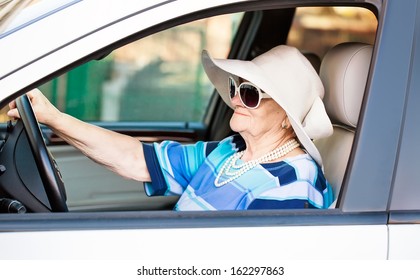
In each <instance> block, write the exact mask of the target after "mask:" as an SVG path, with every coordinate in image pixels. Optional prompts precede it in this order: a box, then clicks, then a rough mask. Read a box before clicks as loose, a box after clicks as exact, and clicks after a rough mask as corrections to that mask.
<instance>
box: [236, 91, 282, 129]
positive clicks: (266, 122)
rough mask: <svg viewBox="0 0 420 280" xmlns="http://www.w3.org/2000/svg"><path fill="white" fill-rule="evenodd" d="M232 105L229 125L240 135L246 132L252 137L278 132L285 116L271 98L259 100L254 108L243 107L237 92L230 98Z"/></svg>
mask: <svg viewBox="0 0 420 280" xmlns="http://www.w3.org/2000/svg"><path fill="white" fill-rule="evenodd" d="M231 102H232V105H233V107H234V112H233V115H232V118H231V119H230V127H231V128H232V130H233V131H235V132H238V133H240V134H241V135H242V136H245V135H246V134H248V135H249V136H253V137H261V136H263V135H265V134H266V133H271V132H273V133H276V132H280V131H281V130H282V129H281V123H282V121H283V120H284V119H285V118H286V112H285V111H284V110H283V108H282V107H280V105H279V104H277V103H276V102H275V101H274V100H273V99H271V98H264V99H262V100H261V103H260V106H258V107H257V108H256V109H248V108H246V107H244V105H243V104H242V103H241V100H240V99H239V95H238V94H237V95H236V96H235V97H234V98H233V99H231Z"/></svg>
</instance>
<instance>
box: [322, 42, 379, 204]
mask: <svg viewBox="0 0 420 280" xmlns="http://www.w3.org/2000/svg"><path fill="white" fill-rule="evenodd" d="M372 49H373V48H372V46H371V45H368V44H363V43H342V44H339V45H337V46H335V47H333V48H331V49H330V50H329V51H328V52H327V54H326V55H325V56H324V58H323V59H322V62H321V67H320V77H321V80H322V82H323V84H324V87H325V95H324V104H325V109H326V111H327V113H328V115H329V117H330V119H331V122H332V124H333V134H332V135H331V136H330V137H327V138H323V139H319V140H316V141H314V143H315V145H316V146H317V148H318V149H319V152H320V153H321V156H322V161H323V165H324V172H325V176H326V178H327V180H328V181H329V182H330V184H331V186H332V188H333V192H334V198H335V200H334V202H333V204H332V205H331V206H330V208H335V207H336V202H337V197H338V195H339V193H340V188H341V185H342V183H343V178H344V174H345V172H346V168H347V163H348V160H349V156H350V152H351V149H352V145H353V138H354V134H355V131H356V127H357V122H358V118H359V113H360V107H361V104H362V99H363V95H364V92H365V88H366V81H367V76H368V72H369V65H370V61H371V57H372Z"/></svg>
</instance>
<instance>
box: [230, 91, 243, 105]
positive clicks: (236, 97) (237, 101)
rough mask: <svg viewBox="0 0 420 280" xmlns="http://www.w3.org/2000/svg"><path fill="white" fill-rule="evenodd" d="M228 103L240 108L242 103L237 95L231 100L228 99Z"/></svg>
mask: <svg viewBox="0 0 420 280" xmlns="http://www.w3.org/2000/svg"><path fill="white" fill-rule="evenodd" d="M230 102H231V103H232V105H233V106H238V105H240V106H242V102H241V99H240V98H239V94H238V93H236V94H235V96H234V97H233V98H231V99H230Z"/></svg>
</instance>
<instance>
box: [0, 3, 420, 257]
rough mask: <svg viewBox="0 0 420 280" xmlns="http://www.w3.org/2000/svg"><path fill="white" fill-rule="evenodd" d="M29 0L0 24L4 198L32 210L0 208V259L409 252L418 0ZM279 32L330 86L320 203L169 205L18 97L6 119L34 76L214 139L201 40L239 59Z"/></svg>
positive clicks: (75, 107) (101, 114)
mask: <svg viewBox="0 0 420 280" xmlns="http://www.w3.org/2000/svg"><path fill="white" fill-rule="evenodd" d="M13 2H16V1H9V2H8V3H6V4H4V5H3V8H2V10H1V11H4V10H5V9H6V8H8V7H7V5H11V3H13ZM21 2H22V1H21ZM29 2H30V1H29ZM33 2H34V3H29V4H28V1H25V4H26V5H25V7H23V6H20V7H19V6H14V7H13V8H12V9H11V11H10V12H9V13H8V14H6V15H3V16H4V18H3V20H2V25H1V30H0V32H1V33H0V61H1V63H0V102H1V107H2V108H4V109H3V111H2V112H3V114H2V120H3V121H4V123H3V125H2V126H1V139H2V150H1V153H0V198H1V199H2V200H1V201H2V207H3V206H4V205H7V206H10V201H14V203H15V204H14V205H15V206H16V205H18V206H20V207H22V206H23V207H25V209H26V211H24V210H23V208H20V210H19V207H17V208H14V209H10V208H8V207H3V212H6V213H3V214H0V248H1V251H0V259H3V260H6V259H54V260H57V259H144V260H149V261H154V260H155V261H158V260H168V259H172V258H176V259H177V260H189V259H194V260H200V261H205V260H219V261H224V260H226V261H227V260H236V261H240V260H244V261H246V260H265V259H288V260H297V259H312V260H327V259H328V260H331V259H334V260H340V259H341V260H343V259H347V260H348V259H357V260H360V259H370V260H372V259H373V260H393V259H420V238H418V236H420V224H419V220H420V219H419V218H420V183H419V181H418V176H417V175H418V173H417V172H418V167H419V166H420V156H419V155H420V148H419V147H420V146H419V147H418V145H417V143H420V133H419V132H420V130H419V128H418V120H419V119H420V115H419V114H420V113H419V112H420V110H419V108H420V99H419V98H420V95H419V93H420V83H419V79H418V78H417V76H418V73H419V71H420V55H419V53H417V52H418V51H420V41H419V40H420V36H418V35H419V32H420V25H418V24H416V22H418V20H419V18H420V9H419V8H418V6H420V1H417V0H411V1H404V3H401V1H397V0H334V1H333V0H331V1H324V0H323V1H321V0H319V1H318V0H312V1H308V0H296V1H283V0H260V1H246V0H241V1H240V0H224V1H218V0H214V1H201V0H200V1H197V0H194V1H193V0H177V1H172V0H166V1H156V0H153V1H146V0H143V1H135V0H121V1H103V0H102V1H100V0H42V1H33ZM10 7H11V6H9V8H10ZM279 44H290V45H294V46H296V47H298V48H299V49H300V50H301V51H302V52H303V53H304V54H305V55H307V57H308V58H309V59H310V60H311V62H312V63H313V65H314V67H315V68H316V69H317V70H318V71H319V73H320V76H321V78H322V80H323V82H324V86H325V88H326V96H325V98H324V102H325V103H326V108H327V111H328V113H329V114H330V117H331V119H332V121H333V123H334V134H333V136H331V137H330V138H328V139H325V140H323V141H320V142H317V143H316V145H318V147H319V149H320V151H321V154H322V156H323V159H324V167H325V173H326V177H327V179H328V180H329V181H330V182H331V184H332V186H333V188H334V191H335V196H336V198H337V199H336V202H335V204H334V205H333V206H332V207H331V208H330V209H326V210H315V209H302V210H255V211H216V212H194V211H193V212H175V211H173V210H172V207H173V205H174V202H175V201H176V199H177V198H176V197H157V198H152V197H147V196H146V195H145V193H144V189H143V185H142V184H139V183H138V182H132V181H128V180H125V179H122V178H119V177H118V176H117V175H114V174H112V173H110V172H109V171H107V170H105V169H104V168H103V167H100V166H98V165H96V164H95V163H93V162H92V161H90V160H89V159H87V158H85V157H84V156H83V155H82V154H80V153H79V152H78V151H76V150H74V149H73V148H71V147H69V146H67V145H66V144H65V143H64V142H63V141H62V140H61V139H60V138H59V137H57V136H56V135H54V134H53V133H52V132H51V131H50V130H49V129H48V128H47V127H44V126H40V127H41V130H39V129H37V128H38V125H37V122H36V119H35V118H34V116H33V115H31V110H30V105H29V103H27V102H26V101H25V100H24V99H19V100H21V101H20V102H21V104H20V105H19V106H20V108H21V109H22V110H23V112H26V114H25V117H24V118H23V121H18V122H7V118H6V117H5V114H4V112H6V111H7V107H8V102H10V101H11V100H13V99H15V98H17V97H19V96H21V95H23V94H24V93H25V92H27V91H28V90H30V89H33V88H35V87H39V88H41V89H42V90H43V92H44V93H45V94H46V95H47V96H48V97H49V98H50V99H51V101H52V102H53V103H54V104H55V105H56V106H57V107H58V108H59V109H60V110H63V111H65V112H67V113H69V114H71V115H74V116H75V117H77V118H80V119H83V120H85V121H91V122H93V123H95V124H97V125H100V126H103V127H105V128H108V129H112V130H115V131H119V132H121V133H125V134H128V135H132V136H134V137H138V138H139V139H140V140H142V141H150V142H153V141H160V140H162V139H175V140H178V141H181V142H184V143H188V142H194V141H197V140H204V141H209V140H218V139H222V138H223V137H225V136H226V135H228V134H229V133H230V129H229V125H228V122H227V121H226V120H228V119H229V116H230V114H231V111H230V110H229V109H228V108H227V107H226V105H225V104H224V103H223V102H221V100H220V98H219V97H218V94H217V93H215V92H214V89H213V87H212V86H211V84H210V83H209V81H208V80H207V78H206V76H205V74H204V72H203V69H202V68H201V64H200V54H201V51H202V49H208V50H209V51H210V52H211V53H212V54H213V55H214V56H215V57H231V58H241V59H249V58H252V57H254V56H256V55H258V54H259V53H262V52H263V51H265V50H268V49H269V48H271V47H274V46H276V45H279ZM359 113H360V114H359ZM41 133H42V136H43V137H44V139H43V138H42V137H41ZM50 154H52V156H51V155H50ZM7 203H9V204H7ZM10 212H24V213H10Z"/></svg>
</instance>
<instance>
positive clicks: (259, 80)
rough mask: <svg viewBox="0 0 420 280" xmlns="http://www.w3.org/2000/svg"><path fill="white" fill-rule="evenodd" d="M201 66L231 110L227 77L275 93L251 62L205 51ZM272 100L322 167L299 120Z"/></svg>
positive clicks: (280, 103)
mask: <svg viewBox="0 0 420 280" xmlns="http://www.w3.org/2000/svg"><path fill="white" fill-rule="evenodd" d="M202 64H203V67H204V70H205V72H206V74H207V76H208V77H209V79H210V81H211V82H212V83H213V85H214V86H215V87H216V90H217V92H218V93H219V95H220V97H221V98H222V99H223V101H224V102H225V103H226V104H227V105H228V106H229V107H231V108H233V106H232V104H231V102H230V98H229V87H228V78H229V76H234V77H241V78H243V79H245V80H248V81H250V82H252V83H254V84H255V85H257V86H258V87H260V88H261V89H262V90H263V91H264V92H267V93H270V92H276V91H278V90H279V89H277V88H276V87H275V86H274V85H273V83H272V82H270V81H269V80H268V79H266V78H265V77H266V75H265V73H264V72H263V70H262V69H261V68H260V67H259V66H257V65H255V64H254V63H253V62H252V61H242V60H235V59H213V58H212V57H211V56H210V55H209V53H208V52H207V51H205V50H204V51H203V53H202ZM272 98H273V99H274V100H275V101H276V102H277V103H278V104H279V105H280V106H281V107H282V108H283V110H284V111H285V112H286V114H287V116H288V118H289V121H290V124H291V125H292V127H293V130H294V132H295V133H296V136H297V138H298V140H299V142H300V144H301V145H302V146H303V148H304V150H305V151H306V152H307V153H308V154H309V155H310V156H311V157H312V158H313V159H314V160H315V161H316V162H317V163H318V164H319V166H321V167H322V158H321V155H320V153H319V151H318V149H317V148H316V146H315V144H314V143H313V141H312V139H311V138H310V137H309V136H308V134H307V133H306V132H305V129H304V128H303V126H302V123H301V121H300V120H299V118H297V117H295V116H294V115H293V113H292V112H290V111H289V110H288V108H289V106H288V104H285V101H284V100H281V98H279V96H276V95H274V96H272Z"/></svg>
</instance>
